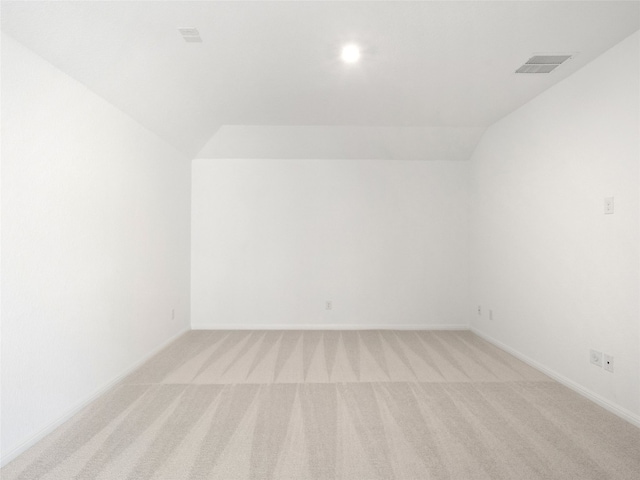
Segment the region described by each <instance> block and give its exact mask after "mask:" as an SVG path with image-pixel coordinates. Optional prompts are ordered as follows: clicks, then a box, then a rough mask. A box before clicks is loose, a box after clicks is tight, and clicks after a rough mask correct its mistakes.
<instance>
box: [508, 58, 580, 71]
mask: <svg viewBox="0 0 640 480" xmlns="http://www.w3.org/2000/svg"><path fill="white" fill-rule="evenodd" d="M572 57H573V55H535V56H533V57H531V58H530V59H529V60H527V63H525V64H524V65H522V66H521V67H520V68H519V69H518V70H516V73H551V72H552V71H553V70H555V69H556V68H557V67H559V66H560V65H561V64H563V63H564V62H566V61H567V60H569V59H570V58H572Z"/></svg>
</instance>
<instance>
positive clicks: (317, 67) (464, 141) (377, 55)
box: [2, 0, 640, 160]
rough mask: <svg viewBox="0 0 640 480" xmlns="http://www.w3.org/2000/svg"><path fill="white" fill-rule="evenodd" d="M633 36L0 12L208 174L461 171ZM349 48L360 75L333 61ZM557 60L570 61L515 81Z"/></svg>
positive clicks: (420, 22)
mask: <svg viewBox="0 0 640 480" xmlns="http://www.w3.org/2000/svg"><path fill="white" fill-rule="evenodd" d="M180 27H196V28H197V29H198V30H199V32H200V34H201V37H202V40H203V41H202V43H186V42H185V41H184V40H183V39H182V37H181V36H180V35H179V34H178V31H177V29H178V28H180ZM639 28H640V3H639V2H637V1H622V2H613V1H605V2H598V1H585V2H582V1H569V2H559V1H548V2H544V1H469V2H465V1H446V2H443V1H415V2H398V1H364V2H362V1H356V2H340V1H337V2H336V1H253V2H246V1H227V2H222V1H201V2H194V1H136V2H128V1H106V2H100V1H86V0H85V1H71V2H61V1H56V2H38V1H30V2H24V1H23V2H10V1H4V2H2V30H3V32H5V33H7V34H9V35H11V36H12V37H14V38H15V39H16V40H18V41H19V42H21V43H22V44H24V45H25V46H27V47H28V48H30V49H31V50H33V51H34V52H35V53H37V54H39V55H40V56H42V57H43V58H45V59H46V60H48V61H49V62H51V63H52V64H53V65H55V66H56V67H58V68H59V69H60V70H62V71H63V72H65V73H66V74H68V75H70V76H71V77H73V78H75V79H76V80H78V81H80V82H82V83H83V84H85V85H86V86H87V87H88V88H90V89H91V90H93V91H94V92H95V93H97V94H98V95H100V96H101V97H103V98H104V99H106V100H108V101H109V102H111V103H112V104H113V105H114V106H116V107H117V108H119V109H120V110H122V111H124V112H125V113H127V114H128V115H130V116H131V117H133V118H134V119H135V120H137V121H138V122H140V123H141V124H142V125H144V126H146V127H147V128H148V129H149V130H151V131H153V132H155V133H156V134H157V135H159V136H160V137H162V138H164V139H165V140H166V141H168V142H169V143H171V144H172V145H174V146H175V147H177V148H178V149H179V150H181V151H183V152H185V153H186V154H188V155H190V156H200V157H212V158H219V157H227V158H236V157H254V158H276V157H281V158H296V157H300V158H307V157H308V158H410V159H418V160H420V159H425V160H429V159H442V160H465V159H467V158H468V157H469V155H470V154H471V152H472V151H473V148H474V147H475V145H476V143H477V141H478V140H479V138H480V136H481V134H482V131H483V130H484V129H485V128H486V127H487V126H489V125H491V124H492V123H493V122H495V121H496V120H498V119H500V118H502V117H503V116H505V115H506V114H508V113H509V112H511V111H513V110H515V109H517V108H518V107H519V106H521V105H523V104H524V103H526V102H527V101H528V100H530V99H531V98H533V97H535V96H536V95H538V94H539V93H541V92H542V91H544V90H545V89H547V88H549V87H550V86H551V85H553V84H554V83H556V82H558V81H560V80H562V79H563V78H565V77H567V76H568V75H570V74H571V73H573V72H574V71H576V70H577V69H579V68H580V67H582V66H583V65H585V64H586V63H588V62H589V61H591V60H592V59H594V58H595V57H596V56H598V55H600V54H601V53H603V52H604V51H605V50H607V49H608V48H610V47H612V46H613V45H615V44H616V43H618V42H619V41H621V40H622V39H624V38H625V37H627V36H628V35H630V34H632V33H633V32H635V31H636V30H638V29H639ZM346 42H356V43H358V44H360V45H361V47H362V48H363V58H362V61H361V62H359V63H358V64H356V65H345V64H343V63H342V62H340V61H339V51H340V47H341V46H342V45H343V44H344V43H346ZM562 52H569V53H578V55H577V56H576V57H575V58H574V59H573V60H571V61H570V62H568V63H567V64H565V65H563V66H561V67H560V68H558V69H557V70H556V71H555V72H553V73H552V74H548V75H516V74H515V73H514V71H515V70H516V69H517V68H518V67H519V66H520V65H521V64H522V63H524V62H525V61H526V60H527V59H528V58H529V57H530V56H531V55H532V54H534V53H562ZM221 127H222V128H221Z"/></svg>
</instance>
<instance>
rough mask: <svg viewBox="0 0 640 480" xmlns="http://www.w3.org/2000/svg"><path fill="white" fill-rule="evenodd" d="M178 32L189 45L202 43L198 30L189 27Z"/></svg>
mask: <svg viewBox="0 0 640 480" xmlns="http://www.w3.org/2000/svg"><path fill="white" fill-rule="evenodd" d="M178 32H180V35H182V38H184V41H185V42H189V43H201V42H202V38H200V32H198V29H197V28H194V27H189V28H179V29H178Z"/></svg>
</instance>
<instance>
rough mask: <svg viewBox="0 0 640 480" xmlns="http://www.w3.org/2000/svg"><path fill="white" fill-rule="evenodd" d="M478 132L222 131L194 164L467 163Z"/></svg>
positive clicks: (406, 129)
mask: <svg viewBox="0 0 640 480" xmlns="http://www.w3.org/2000/svg"><path fill="white" fill-rule="evenodd" d="M484 130H485V128H484V127H363V126H352V125H350V126H336V125H332V126H328V125H281V126H272V125H223V126H222V127H220V129H219V130H218V131H217V132H216V133H215V134H214V135H213V136H212V137H211V139H210V140H209V141H208V142H207V143H206V145H205V146H204V147H203V148H202V150H200V152H199V153H198V155H197V157H198V158H253V159H294V160H295V159H300V158H304V159H323V160H452V161H464V160H469V158H470V157H471V154H472V153H473V150H474V149H475V147H476V145H477V144H478V142H479V141H480V138H481V137H482V134H483V132H484Z"/></svg>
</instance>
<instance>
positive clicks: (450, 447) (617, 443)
mask: <svg viewBox="0 0 640 480" xmlns="http://www.w3.org/2000/svg"><path fill="white" fill-rule="evenodd" d="M1 474H2V479H3V480H17V479H20V480H33V479H43V480H45V479H48V480H63V479H64V480H68V479H91V480H106V479H129V480H142V479H171V480H173V479H175V480H182V479H194V480H195V479H270V478H275V479H296V480H302V479H353V480H368V479H372V480H373V479H463V480H467V479H491V480H493V479H509V480H512V479H514V480H519V479H562V480H569V479H580V480H587V479H598V480H603V479H634V480H637V479H638V478H640V429H637V428H635V427H634V426H632V425H630V424H628V423H626V422H624V421H622V420H620V419H619V418H617V417H615V416H614V415H612V414H610V413H608V412H606V411H605V410H603V409H602V408H600V407H598V406H597V405H594V404H593V403H591V402H589V401H587V400H585V399H584V398H582V397H580V396H579V395H577V394H575V393H573V392H572V391H570V390H568V389H567V388H565V387H563V386H561V385H559V384H558V383H556V382H554V381H551V380H550V379H549V378H548V377H546V376H544V375H542V374H541V373H539V372H537V371H536V370H534V369H532V368H530V367H528V366H527V365H525V364H523V363H522V362H520V361H519V360H517V359H515V358H514V357H512V356H510V355H509V354H507V353H505V352H503V351H501V350H499V349H497V348H495V347H493V346H491V345H490V344H488V343H486V342H485V341H483V340H481V339H480V338H478V337H477V336H475V335H473V334H472V333H470V332H407V331H357V332H356V331H344V332H337V331H326V332H320V331H304V332H302V331H230V332H210V331H193V332H189V333H187V334H185V335H184V336H182V337H181V338H179V339H178V340H177V341H176V342H174V343H173V344H171V345H170V346H169V347H167V348H166V349H165V350H163V351H162V352H161V353H160V354H158V355H157V356H156V357H154V358H153V359H151V360H150V361H149V362H147V363H146V364H145V365H144V366H142V367H141V368H140V369H139V370H137V371H136V372H135V373H133V374H132V375H130V376H129V377H128V378H127V379H125V380H124V381H123V382H121V383H120V384H119V385H118V386H117V387H115V388H114V389H113V390H112V391H110V392H109V393H107V394H106V395H104V396H103V397H101V398H100V399H99V400H97V401H96V402H94V403H93V404H92V405H90V406H89V407H87V408H86V409H85V410H84V411H82V412H81V413H79V414H78V415H76V416H75V417H74V418H72V419H71V420H70V421H69V422H67V423H66V424H64V425H63V426H62V427H60V428H59V429H58V430H56V431H55V432H53V433H52V434H51V435H49V436H48V437H47V438H45V439H44V440H43V441H41V442H39V443H38V444H37V445H35V446H34V447H33V448H31V449H30V450H28V451H27V452H25V453H24V454H23V455H21V456H20V457H18V458H17V459H16V460H14V461H13V462H11V463H10V464H9V465H7V466H6V467H5V468H4V469H3V470H2V472H1Z"/></svg>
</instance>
